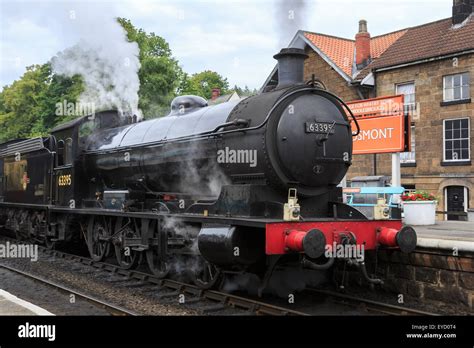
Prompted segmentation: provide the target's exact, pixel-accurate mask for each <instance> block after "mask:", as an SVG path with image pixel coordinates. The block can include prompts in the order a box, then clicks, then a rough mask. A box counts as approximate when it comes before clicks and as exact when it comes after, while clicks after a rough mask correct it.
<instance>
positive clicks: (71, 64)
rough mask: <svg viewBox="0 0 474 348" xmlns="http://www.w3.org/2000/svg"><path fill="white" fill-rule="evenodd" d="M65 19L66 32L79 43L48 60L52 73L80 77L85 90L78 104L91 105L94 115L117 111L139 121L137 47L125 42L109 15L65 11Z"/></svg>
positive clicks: (98, 11) (138, 63)
mask: <svg viewBox="0 0 474 348" xmlns="http://www.w3.org/2000/svg"><path fill="white" fill-rule="evenodd" d="M69 16H70V17H71V18H69V23H68V26H67V28H68V29H67V30H73V31H74V33H75V34H77V35H76V36H77V37H78V38H79V42H77V43H76V44H74V45H73V46H72V47H69V48H67V49H65V50H64V51H62V52H59V53H58V54H57V56H56V57H54V58H53V59H52V68H53V72H54V73H56V74H59V75H64V76H68V77H72V76H74V75H76V74H77V75H80V76H82V79H83V81H84V83H85V90H84V92H83V93H82V94H81V96H80V98H79V100H78V101H79V102H81V103H93V104H92V105H94V107H95V110H98V111H100V110H105V109H117V110H119V111H120V112H122V113H126V114H132V115H133V114H134V115H137V116H138V117H140V116H141V113H140V111H139V109H138V90H139V88H140V81H139V78H138V71H139V69H140V61H139V57H138V56H139V52H140V51H139V48H138V45H137V43H136V42H129V41H128V39H127V35H126V31H125V30H124V29H123V28H122V26H121V25H120V24H119V23H118V22H117V19H116V18H115V17H114V16H113V15H112V14H111V13H110V12H105V11H100V9H97V8H94V9H88V8H79V9H77V10H71V11H69Z"/></svg>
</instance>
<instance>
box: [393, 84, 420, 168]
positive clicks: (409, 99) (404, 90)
mask: <svg viewBox="0 0 474 348" xmlns="http://www.w3.org/2000/svg"><path fill="white" fill-rule="evenodd" d="M395 93H396V94H403V95H404V98H403V99H404V104H403V109H404V112H405V114H410V115H413V113H414V112H415V111H416V103H415V83H414V82H404V83H399V84H397V85H395ZM410 142H411V144H410V146H411V151H409V152H402V153H400V163H415V162H416V155H415V126H414V125H412V126H411V134H410Z"/></svg>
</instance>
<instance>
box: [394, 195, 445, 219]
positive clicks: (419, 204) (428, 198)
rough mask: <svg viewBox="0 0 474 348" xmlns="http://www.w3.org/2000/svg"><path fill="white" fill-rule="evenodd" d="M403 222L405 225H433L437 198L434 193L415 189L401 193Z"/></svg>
mask: <svg viewBox="0 0 474 348" xmlns="http://www.w3.org/2000/svg"><path fill="white" fill-rule="evenodd" d="M401 198H402V201H403V212H404V222H405V224H407V225H434V224H435V223H436V205H437V204H438V201H437V198H436V196H435V195H434V194H432V193H428V192H424V191H415V192H412V193H409V194H406V195H402V197H401Z"/></svg>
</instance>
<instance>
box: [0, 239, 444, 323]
mask: <svg viewBox="0 0 474 348" xmlns="http://www.w3.org/2000/svg"><path fill="white" fill-rule="evenodd" d="M1 238H2V239H4V240H10V241H14V242H16V243H18V241H17V240H15V239H12V238H9V237H6V236H1ZM38 248H39V250H41V252H42V253H43V254H44V255H46V256H50V257H55V258H58V259H64V260H69V261H73V262H76V263H79V264H81V265H84V266H89V267H92V268H94V269H97V270H100V271H103V272H108V273H110V274H112V275H114V277H115V279H114V280H113V282H117V283H120V284H121V285H122V286H123V285H125V286H126V287H128V288H133V287H140V286H151V288H150V291H156V292H157V294H158V295H157V297H158V298H160V299H166V298H172V297H175V298H177V297H178V296H180V295H184V296H185V298H186V300H185V302H184V303H185V304H188V305H189V304H193V303H198V302H200V305H201V306H200V308H199V312H201V313H202V314H219V312H225V311H228V310H229V309H231V310H235V311H236V313H233V314H236V315H238V314H241V315H273V316H288V315H289V316H308V315H311V314H309V313H308V312H306V311H303V310H292V309H289V308H288V307H286V306H281V305H273V304H270V303H266V302H263V301H260V300H256V299H252V298H247V297H243V296H237V295H233V294H229V293H226V292H221V291H216V290H203V289H200V288H198V287H197V286H194V285H191V284H187V283H183V282H179V281H176V280H172V279H160V278H158V277H156V276H154V275H153V274H151V273H146V272H142V271H139V270H126V269H123V268H121V267H120V266H118V265H115V264H111V263H107V262H96V261H93V260H92V259H90V258H88V257H85V256H80V255H76V254H71V253H67V252H64V251H60V250H53V249H48V248H46V247H44V246H41V245H38ZM0 267H4V268H8V269H10V270H12V271H14V272H17V273H21V274H23V275H25V276H27V277H30V278H37V279H36V280H38V281H40V282H44V283H47V284H49V285H51V286H54V287H56V288H58V289H60V290H61V291H65V292H68V293H74V294H76V295H77V296H79V297H82V298H84V299H86V300H88V301H89V302H92V303H95V304H97V305H100V306H102V307H103V308H106V309H107V308H108V309H110V312H111V314H112V315H137V313H133V312H130V311H128V310H126V309H125V308H121V307H117V306H115V305H113V304H110V303H107V302H105V301H101V300H98V299H96V298H93V297H90V296H88V295H85V294H82V293H80V292H77V291H74V290H72V289H69V288H65V287H62V286H61V285H59V284H55V283H53V282H50V281H49V280H46V279H42V278H38V277H36V276H34V275H31V274H27V273H25V272H23V271H20V270H16V269H13V268H11V267H10V266H5V265H3V264H0ZM126 283H130V284H129V285H128V286H127V285H126ZM61 288H62V289H61ZM306 292H307V293H311V294H313V295H318V296H319V297H321V296H324V297H326V298H330V299H331V300H332V301H333V302H335V303H338V304H342V305H345V306H347V307H352V308H358V309H362V310H363V311H364V312H369V313H372V314H380V315H410V316H411V315H425V316H434V315H437V314H435V313H430V312H425V311H422V310H418V309H413V308H407V307H403V306H397V305H391V304H387V303H383V302H378V301H374V300H369V299H364V298H360V297H355V296H351V295H347V294H342V293H339V292H334V291H329V290H321V289H314V288H309V289H306Z"/></svg>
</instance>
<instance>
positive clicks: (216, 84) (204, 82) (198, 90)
mask: <svg viewBox="0 0 474 348" xmlns="http://www.w3.org/2000/svg"><path fill="white" fill-rule="evenodd" d="M181 88H182V89H181V91H180V92H181V94H194V95H198V96H201V97H203V98H205V99H210V98H211V96H212V90H213V89H214V88H219V89H220V90H221V94H226V93H228V92H229V82H228V81H227V79H226V78H223V77H222V76H221V75H219V74H218V73H216V72H215V71H210V70H205V71H202V72H200V73H196V74H193V75H192V76H191V77H188V76H187V75H186V76H185V79H184V81H183V82H182V84H181Z"/></svg>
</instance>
